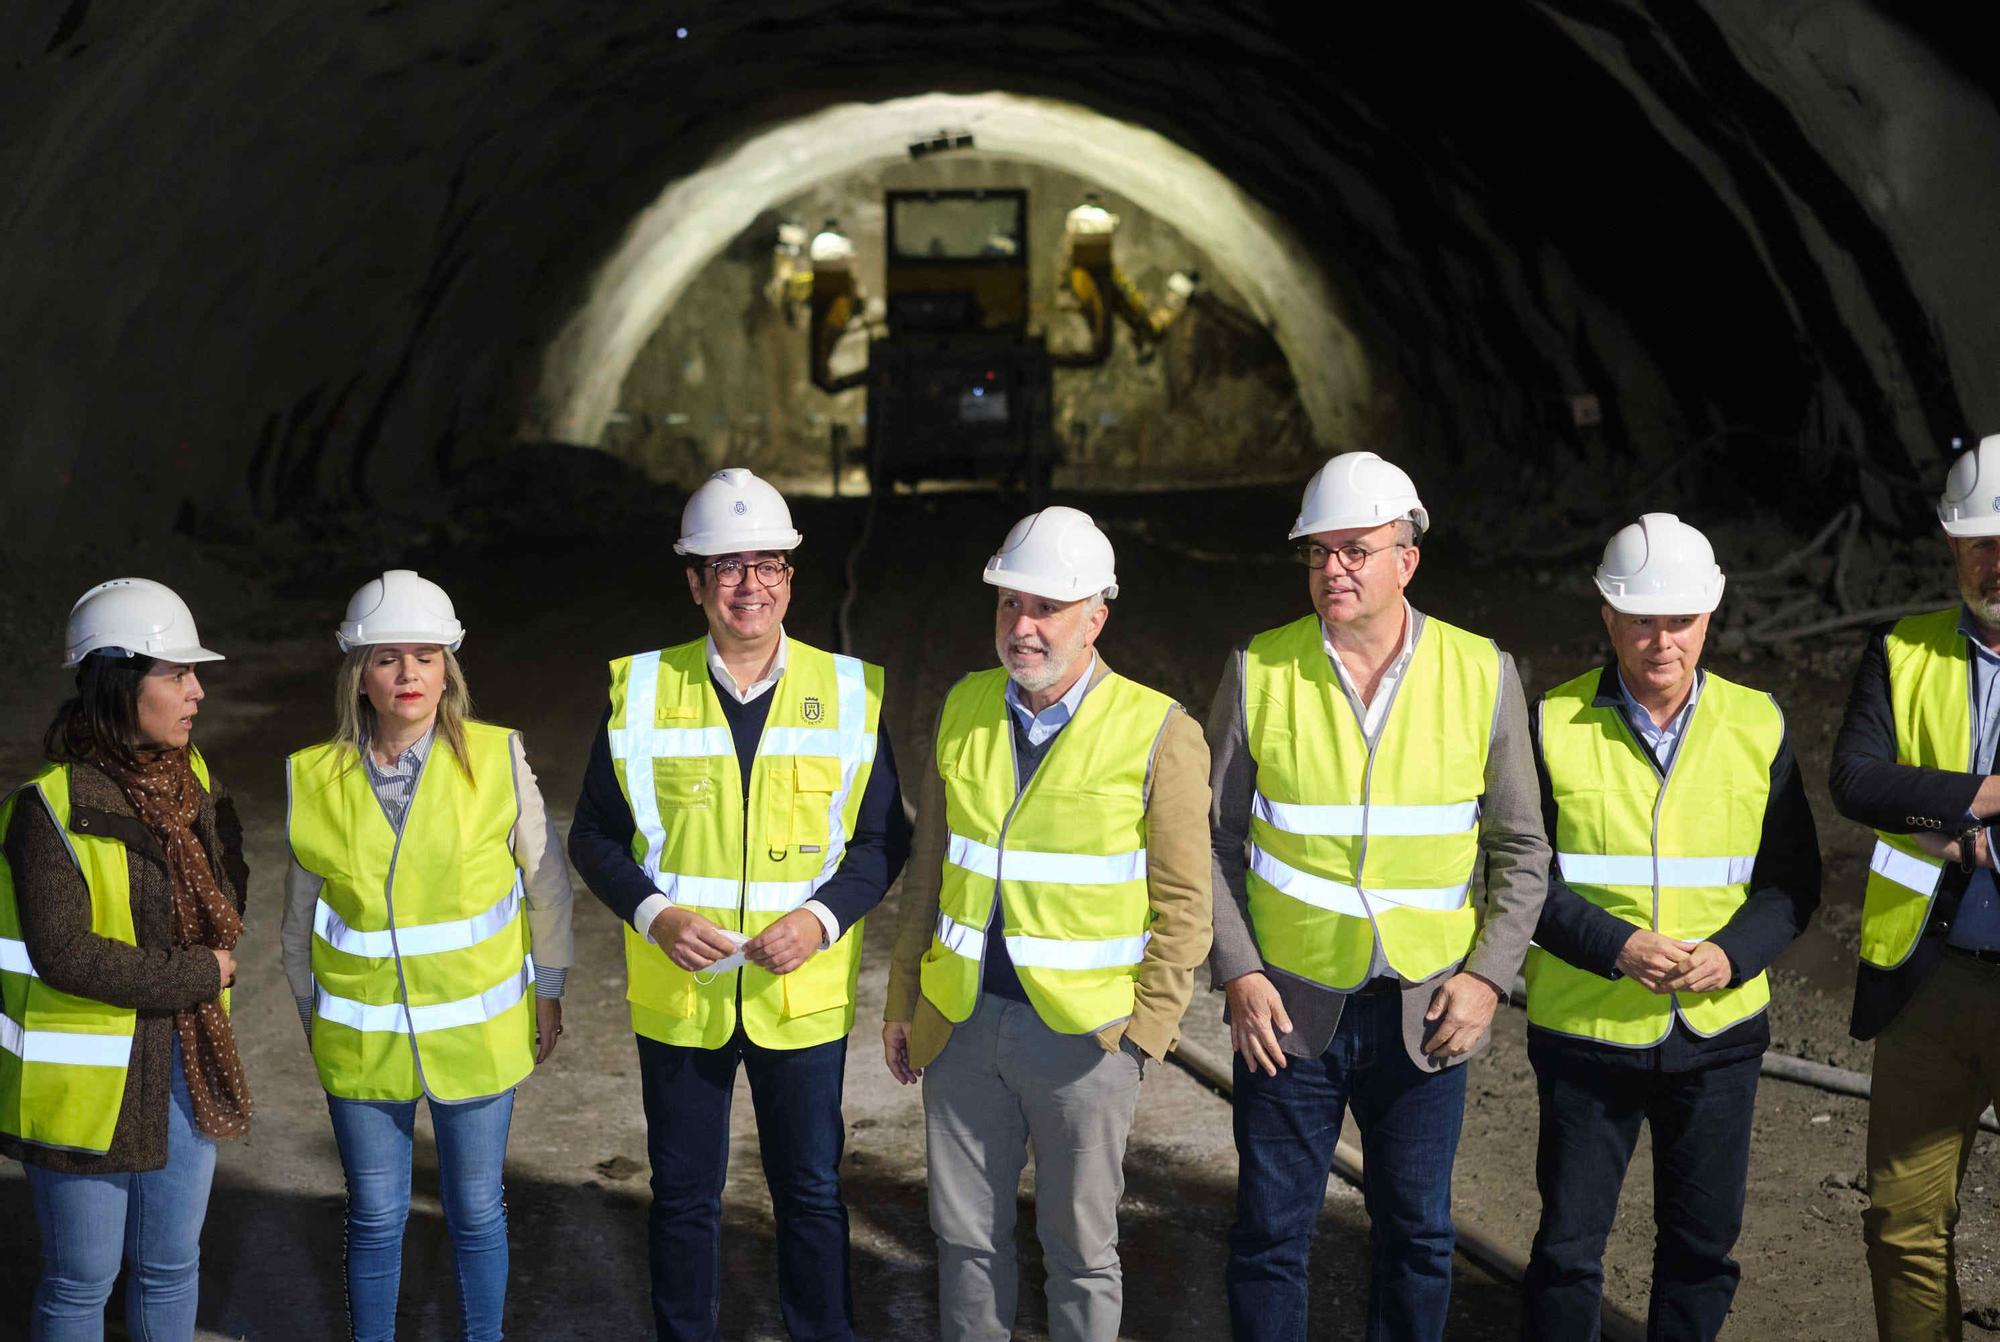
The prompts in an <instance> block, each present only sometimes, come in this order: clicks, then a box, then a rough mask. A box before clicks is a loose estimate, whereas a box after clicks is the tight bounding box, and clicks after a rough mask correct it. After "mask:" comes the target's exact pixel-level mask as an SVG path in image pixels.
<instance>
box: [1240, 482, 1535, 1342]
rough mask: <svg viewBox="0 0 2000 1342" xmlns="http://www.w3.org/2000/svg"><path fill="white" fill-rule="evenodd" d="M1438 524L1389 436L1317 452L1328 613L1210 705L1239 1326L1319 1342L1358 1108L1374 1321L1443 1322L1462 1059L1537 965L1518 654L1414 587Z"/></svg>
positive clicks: (1312, 566) (1304, 531)
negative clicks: (1322, 1265)
mask: <svg viewBox="0 0 2000 1342" xmlns="http://www.w3.org/2000/svg"><path fill="white" fill-rule="evenodd" d="M1429 525H1430V514H1429V513H1428V512H1427V511H1426V510H1425V508H1424V506H1423V503H1422V502H1421V501H1420V500H1419V499H1418V498H1417V491H1416V486H1415V485H1413V484H1412V483H1411V481H1410V477H1409V476H1408V475H1406V474H1405V473H1404V472H1403V471H1402V470H1401V469H1400V468H1398V467H1396V466H1394V465H1392V464H1390V463H1389V462H1387V461H1384V460H1383V459H1382V458H1381V457H1379V456H1377V455H1376V454H1375V453H1373V452H1347V453H1343V454H1342V455H1340V456H1337V457H1335V458H1333V459H1332V460H1331V461H1329V462H1327V463H1326V465H1325V466H1323V467H1321V468H1320V470H1319V472H1318V473H1317V474H1315V475H1314V476H1313V478H1312V480H1311V481H1310V482H1309V483H1308V484H1307V486H1306V491H1305V500H1304V506H1303V507H1302V508H1301V509H1300V511H1299V516H1298V520H1297V521H1296V522H1294V523H1293V525H1292V530H1291V539H1292V540H1294V541H1296V542H1298V543H1299V544H1298V553H1299V557H1300V559H1301V560H1303V561H1304V563H1305V565H1306V571H1307V590H1308V592H1309V594H1310V595H1311V597H1312V604H1313V611H1312V613H1311V614H1309V615H1306V616H1305V617H1303V618H1301V619H1299V620H1295V621H1293V622H1292V623H1291V624H1287V625H1283V626H1281V627H1279V628H1277V629H1272V630H1269V631H1267V632H1265V633H1262V634H1259V635H1258V636H1257V637H1255V638H1253V639H1251V640H1250V641H1249V643H1248V644H1247V645H1244V646H1241V647H1239V648H1237V649H1236V651H1235V652H1233V653H1232V654H1231V655H1230V658H1229V661H1228V662H1227V663H1226V664H1225V666H1224V668H1223V673H1222V682H1221V685H1220V686H1219V687H1218V689H1217V690H1216V696H1215V706H1214V708H1213V709H1212V710H1211V712H1210V714H1209V719H1208V741H1209V749H1210V751H1211V753H1212V756H1213V764H1212V766H1211V769H1210V775H1209V778H1210V785H1211V787H1212V788H1213V790H1214V794H1215V801H1214V807H1213V810H1212V813H1211V817H1210V821H1211V830H1212V837H1213V847H1214V874H1213V880H1214V884H1215V900H1214V906H1215V951H1214V954H1213V955H1212V956H1211V958H1210V961H1209V974H1210V979H1211V981H1212V982H1213V983H1214V984H1215V986H1216V987H1218V988H1220V989H1222V990H1223V991H1224V992H1225V993H1227V995H1228V1017H1229V1025H1230V1035H1231V1042H1232V1043H1233V1044H1234V1046H1235V1053H1236V1056H1235V1084H1236V1088H1235V1124H1236V1152H1237V1156H1238V1160H1239V1165H1238V1171H1239V1172H1238V1182H1237V1193H1236V1224H1235V1225H1234V1227H1232V1228H1231V1230H1230V1232H1229V1269H1228V1278H1227V1279H1228V1289H1229V1314H1230V1319H1231V1321H1232V1323H1233V1325H1234V1329H1235V1335H1236V1336H1237V1337H1238V1338H1257V1339H1266V1338H1269V1339H1300V1338H1303V1337H1304V1336H1305V1335H1306V1269H1307V1257H1308V1251H1309V1249H1310V1246H1311V1242H1312V1231H1313V1226H1314V1225H1315V1223H1316V1222H1317V1220H1318V1217H1319V1210H1320V1206H1321V1203H1322V1202H1323V1201H1324V1199H1325V1196H1326V1180H1327V1174H1328V1172H1329V1171H1330V1169H1331V1167H1332V1164H1333V1151H1334V1144H1335V1141H1336V1139H1337V1138H1338V1137H1339V1135H1340V1126H1341V1121H1342V1118H1343V1116H1344V1115H1345V1113H1346V1112H1347V1111H1348V1110H1350V1109H1351V1110H1352V1111H1353V1113H1354V1118H1355V1122H1356V1124H1357V1126H1358V1127H1359V1128H1360V1131H1361V1144H1362V1151H1363V1153H1364V1155H1365V1157H1366V1159H1367V1164H1368V1186H1367V1190H1366V1200H1367V1206H1368V1215H1369V1222H1370V1232H1369V1233H1370V1238H1371V1241H1372V1244H1373V1250H1374V1252H1373V1255H1372V1264H1373V1266H1372V1275H1371V1277H1370V1280H1369V1288H1368V1325H1367V1332H1368V1336H1369V1337H1371V1338H1376V1337H1380V1338H1396V1339H1411V1340H1416V1342H1421V1340H1423V1339H1432V1340H1434V1339H1437V1338H1439V1337H1441V1336H1442V1335H1443V1331H1444V1320H1445V1310H1446V1306H1447V1305H1448V1303H1449V1301H1450V1296H1451V1254H1452V1245H1453V1243H1454V1235H1453V1230H1452V1223H1451V1168H1452V1159H1453V1156H1454V1154H1455V1153H1456V1151H1457V1148H1458V1130H1459V1122H1460V1119H1461V1118H1462V1117H1463V1115H1464V1111H1465V1072H1464V1069H1463V1068H1462V1067H1459V1066H1458V1065H1457V1064H1459V1063H1462V1062H1464V1061H1465V1059H1466V1058H1467V1057H1469V1056H1470V1055H1471V1054H1472V1053H1473V1052H1474V1051H1475V1050H1476V1049H1477V1048H1479V1047H1480V1045H1481V1044H1482V1043H1483V1042H1484V1041H1485V1038H1486V1034H1487V1027H1488V1026H1489V1025H1490V1024H1491V1022H1492V1019H1493V1010H1494V1008H1495V1007H1496V1006H1497V1005H1498V1004H1499V1001H1500V995H1501V993H1502V992H1503V991H1504V989H1505V986H1506V985H1508V984H1510V983H1512V982H1513V979H1514V975H1515V973H1516V972H1517V971H1518V970H1519V968H1520V965H1521V957H1522V955H1523V954H1524V953H1525V952H1526V950H1527V947H1528V940H1529V938H1530V937H1531V936H1532V935H1533V933H1534V928H1535V919H1536V916H1537V915H1538V914H1539V913H1540V911H1541V905H1542V895H1543V890H1544V886H1545V883H1546V880H1547V875H1548V843H1547V841H1546V840H1545V839H1544V838H1543V835H1542V818H1541V813H1540V808H1539V807H1537V806H1536V804H1535V781H1534V780H1535V772H1534V770H1535V765H1534V757H1533V753H1532V750H1531V748H1530V746H1529V741H1528V728H1527V706H1526V703H1525V701H1524V700H1523V699H1522V696H1521V683H1520V678H1519V676H1518V675H1517V674H1516V673H1515V670H1514V663H1513V660H1512V659H1511V658H1509V657H1508V656H1507V655H1506V654H1505V653H1503V652H1501V651H1500V650H1499V649H1498V648H1496V647H1495V646H1494V645H1493V643H1492V641H1491V640H1489V639H1485V638H1480V637H1478V636H1477V635H1474V634H1469V633H1466V632H1465V631H1464V630H1461V629H1458V628H1455V627H1454V626H1452V625H1449V624H1446V623H1445V622H1444V621H1443V620H1439V619H1435V618H1432V617H1429V616H1426V615H1424V614H1423V613H1422V612H1420V611H1418V610H1416V609H1415V608H1414V607H1412V606H1411V605H1410V603H1409V602H1408V600H1407V599H1405V597H1404V595H1403V592H1404V589H1405V588H1406V587H1408V586H1409V583H1410V580H1411V579H1412V578H1413V577H1415V576H1416V572H1417V561H1418V557H1419V552H1418V549H1417V547H1418V544H1419V543H1420V541H1421V540H1422V537H1423V532H1424V530H1425V528H1427V527H1428V526H1429ZM1475 887H1483V888H1484V890H1485V894H1486V909H1485V917H1484V920H1483V922H1482V920H1481V918H1480V915H1479V913H1478V912H1477V911H1476V907H1475V904H1474V902H1473V894H1474V890H1475Z"/></svg>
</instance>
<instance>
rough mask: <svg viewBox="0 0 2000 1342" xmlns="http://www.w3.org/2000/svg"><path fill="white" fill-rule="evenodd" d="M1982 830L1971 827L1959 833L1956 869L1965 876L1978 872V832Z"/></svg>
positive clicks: (1980, 827)
mask: <svg viewBox="0 0 2000 1342" xmlns="http://www.w3.org/2000/svg"><path fill="white" fill-rule="evenodd" d="M1982 828H1984V827H1983V826H1980V825H1973V826H1970V827H1969V828H1967V829H1965V830H1962V831H1960V833H1959V836H1958V869H1959V870H1960V871H1962V872H1964V873H1965V874H1966V875H1967V876H1970V875H1971V874H1972V873H1973V872H1975V871H1978V870H1979V832H1980V830H1981V829H1982Z"/></svg>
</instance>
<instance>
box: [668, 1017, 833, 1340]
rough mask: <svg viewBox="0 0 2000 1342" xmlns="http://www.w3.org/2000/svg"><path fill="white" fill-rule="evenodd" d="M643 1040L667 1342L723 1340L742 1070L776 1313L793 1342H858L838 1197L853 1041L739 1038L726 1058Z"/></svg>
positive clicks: (724, 1050) (725, 1050)
mask: <svg viewBox="0 0 2000 1342" xmlns="http://www.w3.org/2000/svg"><path fill="white" fill-rule="evenodd" d="M635 1037H636V1038H637V1039H638V1041H639V1077H640V1085H641V1086H642V1088H643V1093H644V1095H645V1100H646V1153H647V1155H648V1156H649V1157H651V1160H652V1165H653V1205H652V1208H651V1211H650V1212H649V1214H648V1217H647V1229H648V1231H649V1239H650V1256H651V1260H652V1269H653V1321H654V1324H655V1325H656V1326H657V1328H658V1330H659V1336H660V1339H661V1342H715V1339H717V1338H719V1337H720V1336H721V1333H720V1332H719V1331H718V1327H719V1325H718V1319H719V1314H720V1310H721V1304H722V1186H723V1182H724V1180H725V1179H726V1178H727V1176H728V1172H729V1101H730V1096H731V1092H732V1091H734V1090H735V1088H736V1065H737V1063H738V1062H739V1061H740V1062H741V1063H742V1064H743V1070H744V1071H745V1072H747V1073H748V1074H749V1076H750V1102H751V1104H752V1105H753V1106H755V1108H756V1111H757V1145H758V1147H759V1148H760V1150H761V1151H762V1153H763V1157H764V1181H765V1182H766V1183H767V1184H769V1185H770V1188H771V1211H772V1213H773V1214H774V1216H775V1217H776V1219H777V1223H778V1310H779V1312H780V1313H781V1314H782V1315H783V1316H784V1320H785V1331H786V1332H787V1333H789V1334H790V1335H791V1337H792V1339H793V1342H821V1340H822V1339H828V1340H830V1342H849V1340H850V1339H852V1338H853V1336H854V1299H853V1293H852V1290H851V1287H850V1285H849V1281H848V1272H847V1204H846V1203H844V1202H843V1201H841V1197H840V1153H841V1150H842V1148H843V1146H844V1145H845V1144H846V1138H847V1125H846V1122H845V1121H844V1120H843V1119H842V1118H841V1116H840V1097H841V1083H842V1080H843V1078H844V1075H845V1072H846V1067H847V1041H846V1040H845V1039H835V1040H833V1041H831V1042H829V1043H825V1044H815V1045H813V1046H812V1047H810V1048H799V1049H772V1048H763V1047H760V1046H759V1045H757V1044H755V1043H753V1042H751V1041H750V1040H749V1039H748V1038H747V1037H746V1036H745V1035H744V1033H743V1031H742V1029H741V1027H739V1028H738V1029H737V1031H736V1034H735V1037H734V1038H732V1039H731V1040H730V1041H729V1042H728V1043H727V1044H724V1045H723V1046H722V1047H721V1048H716V1049H705V1048H681V1047H678V1046H676V1045H673V1044H662V1043H660V1042H659V1041H658V1040H656V1039H648V1038H646V1037H645V1036H644V1035H638V1036H635ZM739 1284H740V1285H743V1284H741V1283H739ZM744 1289H749V1290H757V1289H761V1288H759V1287H756V1286H751V1285H744Z"/></svg>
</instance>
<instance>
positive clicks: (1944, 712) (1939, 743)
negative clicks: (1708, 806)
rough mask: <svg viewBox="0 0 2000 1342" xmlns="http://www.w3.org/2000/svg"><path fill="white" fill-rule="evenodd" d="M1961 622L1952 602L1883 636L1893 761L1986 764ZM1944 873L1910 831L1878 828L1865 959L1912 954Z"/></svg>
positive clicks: (1894, 959) (1953, 767)
mask: <svg viewBox="0 0 2000 1342" xmlns="http://www.w3.org/2000/svg"><path fill="white" fill-rule="evenodd" d="M1958 622H1959V612H1958V609H1957V607H1953V608H1952V609H1950V610H1940V611H1933V612H1931V613H1930V614H1927V615H1911V616H1908V617H1906V618H1904V619H1901V620H1898V621H1897V622H1896V624H1895V627H1894V628H1892V629H1891V630H1890V631H1889V634H1888V637H1887V638H1886V639H1885V640H1884V642H1883V650H1884V651H1885V652H1886V653H1887V654H1888V661H1889V707H1890V709H1891V711H1892V712H1893V714H1894V716H1895V723H1896V763H1898V764H1913V765H1916V766H1918V767H1919V768H1924V769H1948V770H1950V771H1952V772H1954V773H1956V772H1961V771H1971V772H1974V773H1977V772H1981V771H1983V769H1984V767H1985V763H1984V761H1979V760H1974V759H1973V758H1972V749H1973V737H1972V654H1971V652H1970V650H1969V649H1967V647H1966V646H1965V636H1964V635H1963V634H1961V633H1959V631H1958ZM1943 876H1944V863H1943V862H1941V861H1940V860H1939V859H1937V858H1935V857H1932V856H1931V855H1930V854H1929V853H1926V852H1925V851H1924V850H1923V849H1922V848H1919V847H1918V846H1917V843H1916V840H1915V839H1914V838H1913V837H1912V836H1910V835H1908V834H1891V833H1889V832H1888V831H1886V830H1879V829H1878V830H1876V831H1875V851H1874V853H1873V854H1872V855H1871V856H1870V857H1869V859H1868V889H1867V893H1866V894H1865V895H1864V896H1863V898H1862V903H1861V958H1862V960H1863V961H1864V962H1866V963H1868V964H1871V965H1874V966H1875V967H1876V968H1877V969H1895V968H1897V967H1898V966H1900V965H1901V964H1902V963H1903V962H1904V961H1905V960H1907V959H1909V958H1910V952H1912V951H1914V950H1915V949H1916V948H1917V939H1918V938H1919V937H1920V936H1922V935H1923V931H1924V924H1925V923H1926V922H1928V921H1929V920H1930V913H1931V903H1932V901H1934V900H1935V899H1936V898H1937V891H1938V886H1939V885H1940V884H1942V883H1943Z"/></svg>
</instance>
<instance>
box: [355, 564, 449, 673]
mask: <svg viewBox="0 0 2000 1342" xmlns="http://www.w3.org/2000/svg"><path fill="white" fill-rule="evenodd" d="M338 637H339V639H340V650H341V651H342V652H353V651H354V650H355V649H356V648H365V647H368V646H369V645H371V644H375V643H437V644H440V645H442V646H444V647H447V648H450V649H451V650H452V651H453V652H456V651H458V645H459V644H461V643H463V642H465V626H464V625H462V624H460V623H459V622H458V612H457V611H455V610H453V609H452V606H451V598H450V597H449V596H446V595H445V590H444V588H442V587H440V586H438V585H437V584H436V583H434V582H432V581H431V580H430V579H429V578H424V577H419V576H418V575H417V574H416V573H415V572H414V571H412V570H410V569H406V568H392V569H390V570H389V571H388V572H386V573H384V574H383V575H382V576H381V577H379V578H371V579H369V580H368V581H367V582H365V583H363V584H361V590H359V591H357V592H356V593H355V594H354V595H353V596H351V597H349V598H348V599H347V618H346V619H345V620H342V621H341V622H340V632H339V634H338Z"/></svg>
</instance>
